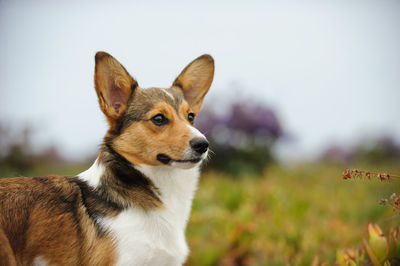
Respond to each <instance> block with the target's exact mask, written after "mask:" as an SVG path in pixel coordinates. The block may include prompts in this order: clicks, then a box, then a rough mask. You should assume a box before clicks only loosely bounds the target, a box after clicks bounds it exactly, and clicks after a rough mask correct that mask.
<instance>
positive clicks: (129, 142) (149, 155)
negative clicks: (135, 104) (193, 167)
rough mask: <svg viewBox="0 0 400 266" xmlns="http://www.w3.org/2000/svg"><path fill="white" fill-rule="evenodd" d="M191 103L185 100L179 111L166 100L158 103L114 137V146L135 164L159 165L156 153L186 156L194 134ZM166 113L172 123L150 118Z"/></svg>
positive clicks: (178, 158) (177, 158) (173, 157)
mask: <svg viewBox="0 0 400 266" xmlns="http://www.w3.org/2000/svg"><path fill="white" fill-rule="evenodd" d="M189 112H190V108H189V105H188V103H187V102H186V101H182V103H181V105H180V106H179V109H178V112H177V111H176V110H175V109H174V108H173V107H172V106H171V105H169V104H167V103H165V102H159V103H157V104H156V105H155V106H154V108H153V109H152V110H151V111H149V112H148V113H147V114H146V117H145V118H144V119H143V120H142V121H139V122H135V123H133V124H132V125H130V126H129V127H128V128H126V129H125V130H124V131H123V132H122V134H121V135H120V136H118V137H117V138H116V139H115V141H114V148H115V150H116V151H117V152H118V153H120V154H121V155H123V156H124V157H125V158H126V159H128V160H129V161H130V162H131V163H133V164H134V165H139V164H147V165H160V164H161V163H160V162H159V161H158V160H157V154H160V153H163V154H166V155H168V156H170V157H171V158H172V159H174V160H184V159H185V151H186V150H187V149H188V148H190V147H189V141H190V140H191V138H192V134H191V130H190V128H189V127H188V125H190V123H189V122H188V120H187V115H188V113H189ZM157 114H163V115H164V116H165V117H166V118H167V119H168V120H169V123H168V124H166V125H163V126H157V125H155V124H154V123H153V122H152V121H151V118H152V117H153V116H155V115H157Z"/></svg>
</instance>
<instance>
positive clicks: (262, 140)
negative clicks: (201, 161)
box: [196, 102, 282, 175]
mask: <svg viewBox="0 0 400 266" xmlns="http://www.w3.org/2000/svg"><path fill="white" fill-rule="evenodd" d="M196 127H197V128H199V130H200V131H201V132H203V133H204V134H205V135H206V137H207V138H208V140H209V141H210V144H211V145H210V147H211V150H212V151H213V152H212V153H215V156H212V159H211V160H210V161H209V162H208V163H207V164H206V168H207V169H215V170H219V171H223V172H227V173H230V174H233V175H240V174H245V173H248V174H258V173H260V172H261V171H262V170H263V169H264V167H265V166H266V165H267V164H268V163H271V162H272V161H273V160H274V159H273V155H272V153H271V148H272V146H273V144H274V143H275V142H276V141H277V140H278V139H279V138H280V137H281V136H282V128H281V125H280V123H279V121H278V119H277V116H276V115H275V112H274V111H273V110H272V109H271V108H269V107H267V106H265V105H261V104H257V103H253V102H246V103H242V102H241V103H238V102H236V103H233V104H232V105H231V106H230V107H229V108H228V111H227V112H224V113H222V114H217V112H216V111H215V109H212V108H209V107H207V108H204V110H203V111H202V112H201V113H200V115H199V117H198V119H197V120H196Z"/></svg>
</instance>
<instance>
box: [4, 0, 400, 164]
mask: <svg viewBox="0 0 400 266" xmlns="http://www.w3.org/2000/svg"><path fill="white" fill-rule="evenodd" d="M399 26H400V1H391V0H385V1H383V0H376V1H371V0H362V1H361V0H360V1H356V0H354V1H352V0H348V1H340V0H325V1H304V0H303V1H254V2H251V1H241V2H239V1H218V2H217V1H196V2H190V1H159V2H158V1H42V0H37V1H4V0H3V1H0V38H1V42H0V59H1V60H0V121H2V122H3V123H4V122H5V123H8V124H11V125H12V126H14V127H18V126H19V125H23V124H24V123H30V124H32V125H34V127H35V132H36V139H35V141H36V145H48V144H50V143H55V144H57V145H58V146H60V149H61V151H63V154H64V155H67V156H69V157H82V156H86V155H88V154H93V153H94V152H95V151H96V149H97V148H98V145H99V144H100V142H101V139H102V137H103V135H104V133H105V130H106V123H105V119H104V118H103V115H102V113H101V112H100V110H99V108H98V105H97V99H96V94H95V91H94V88H93V69H94V54H95V53H96V51H99V50H104V51H107V52H109V53H111V54H112V55H113V56H114V57H116V58H117V59H118V60H119V61H120V62H121V63H122V64H123V65H124V66H125V67H126V68H127V70H128V71H129V72H130V73H131V74H132V76H134V77H135V78H136V79H137V80H138V82H139V84H140V85H141V87H144V88H146V87H152V86H159V87H168V86H169V85H170V84H171V82H172V81H173V80H174V78H175V77H176V76H177V75H178V74H179V72H180V71H181V70H182V69H183V67H185V65H186V64H187V63H189V62H190V61H191V60H192V59H194V58H196V57H198V56H199V55H201V54H204V53H209V54H211V55H212V56H213V57H214V59H215V61H216V73H215V79H214V83H213V85H212V87H211V91H210V94H209V96H207V97H208V98H207V103H208V104H216V103H220V102H224V101H226V100H227V99H235V98H238V99H247V97H253V98H255V99H257V100H258V101H260V102H263V103H265V104H268V105H269V106H272V107H273V108H274V109H275V110H276V112H277V114H278V116H279V118H280V120H281V121H282V124H283V127H284V129H285V130H286V131H287V132H288V133H289V134H291V135H292V136H293V137H294V139H293V141H291V142H288V143H285V144H283V145H281V146H280V148H279V151H280V153H281V154H282V156H288V157H290V156H293V155H295V156H310V155H313V154H314V155H315V154H317V153H318V152H320V151H321V149H323V148H324V147H326V146H327V145H328V144H329V143H332V142H337V143H350V142H351V141H355V140H358V139H360V138H363V137H364V136H365V135H379V134H388V135H392V136H394V137H395V138H396V139H397V140H398V141H400V106H399V105H400V104H399V102H400V30H399V28H400V27H399Z"/></svg>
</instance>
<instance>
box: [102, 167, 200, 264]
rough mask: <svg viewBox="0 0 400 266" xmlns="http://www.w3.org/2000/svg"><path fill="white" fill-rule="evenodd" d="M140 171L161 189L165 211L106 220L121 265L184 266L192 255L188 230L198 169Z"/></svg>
mask: <svg viewBox="0 0 400 266" xmlns="http://www.w3.org/2000/svg"><path fill="white" fill-rule="evenodd" d="M140 170H141V171H143V172H145V173H146V175H147V176H149V177H150V178H151V180H152V181H153V183H154V184H155V185H156V186H157V187H158V188H159V190H160V193H161V199H162V202H163V203H164V207H165V208H164V209H157V210H151V211H144V210H142V209H139V208H129V209H127V210H125V211H123V212H121V213H120V214H118V215H117V216H116V217H113V218H105V219H103V221H102V224H103V225H104V226H105V227H106V228H108V230H109V231H110V232H111V234H112V235H113V237H114V239H115V243H116V246H117V253H118V265H182V264H183V262H184V261H185V260H186V257H187V254H188V247H187V244H186V240H185V228H186V223H187V220H188V217H189V213H190V208H191V202H192V199H193V194H194V191H195V189H196V186H197V179H198V170H197V169H195V171H187V170H186V171H177V172H174V173H171V172H165V171H161V173H160V172H158V170H159V169H147V168H146V169H140ZM154 171H155V172H154ZM181 172H182V173H184V175H183V176H182V175H181V174H180V173H181ZM155 175H156V177H155Z"/></svg>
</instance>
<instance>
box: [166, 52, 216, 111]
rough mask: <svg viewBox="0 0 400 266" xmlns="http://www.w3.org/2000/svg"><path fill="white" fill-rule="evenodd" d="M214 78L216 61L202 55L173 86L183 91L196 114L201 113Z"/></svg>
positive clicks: (183, 72) (186, 68)
mask: <svg viewBox="0 0 400 266" xmlns="http://www.w3.org/2000/svg"><path fill="white" fill-rule="evenodd" d="M213 77H214V59H213V58H212V57H211V56H210V55H207V54H205V55H202V56H200V57H198V58H196V59H195V60H193V61H192V62H191V63H190V64H189V65H188V66H187V67H185V69H184V70H183V71H182V73H181V74H180V75H179V76H178V77H177V78H176V79H175V81H174V83H173V86H177V87H179V88H181V89H182V91H183V94H184V96H185V99H186V101H187V102H188V103H189V105H190V107H191V108H192V109H193V111H195V112H196V113H197V112H198V111H200V108H201V105H202V103H203V99H204V96H205V95H206V94H207V92H208V90H209V89H210V86H211V83H212V81H213Z"/></svg>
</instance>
